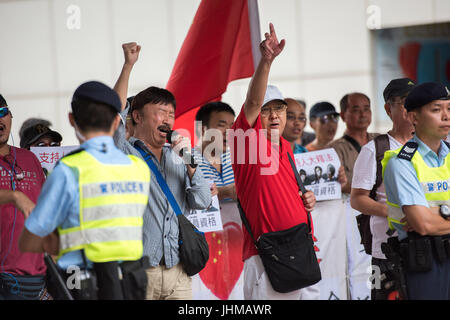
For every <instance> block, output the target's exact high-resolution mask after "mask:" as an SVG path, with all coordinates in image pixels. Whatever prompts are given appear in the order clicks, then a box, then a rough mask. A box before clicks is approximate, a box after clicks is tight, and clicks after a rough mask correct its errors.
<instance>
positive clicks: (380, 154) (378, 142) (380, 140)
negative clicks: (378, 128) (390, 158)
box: [369, 134, 390, 200]
mask: <svg viewBox="0 0 450 320" xmlns="http://www.w3.org/2000/svg"><path fill="white" fill-rule="evenodd" d="M374 143H375V160H376V163H377V174H376V180H375V184H374V186H373V188H372V190H371V191H370V194H369V197H371V198H372V199H373V200H376V197H377V189H378V188H379V186H380V185H381V183H382V182H383V175H382V172H383V167H382V165H381V161H382V160H383V158H384V153H385V152H386V151H387V150H389V149H390V148H389V137H388V135H387V134H380V135H379V136H377V137H376V138H375V139H374Z"/></svg>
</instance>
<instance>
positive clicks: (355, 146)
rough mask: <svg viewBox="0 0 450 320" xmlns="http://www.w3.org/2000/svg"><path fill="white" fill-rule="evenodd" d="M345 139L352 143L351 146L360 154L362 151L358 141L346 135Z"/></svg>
mask: <svg viewBox="0 0 450 320" xmlns="http://www.w3.org/2000/svg"><path fill="white" fill-rule="evenodd" d="M343 138H344V139H345V140H347V141H348V142H350V144H351V145H352V146H353V148H355V150H356V151H357V152H358V153H359V152H360V151H361V145H360V144H359V143H358V141H356V140H355V139H353V138H352V137H350V136H348V135H346V134H344V136H343Z"/></svg>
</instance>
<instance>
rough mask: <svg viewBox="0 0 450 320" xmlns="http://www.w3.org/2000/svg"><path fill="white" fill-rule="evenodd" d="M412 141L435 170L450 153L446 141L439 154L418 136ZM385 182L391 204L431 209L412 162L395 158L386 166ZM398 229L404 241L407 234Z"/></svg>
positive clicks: (442, 144) (398, 227)
mask: <svg viewBox="0 0 450 320" xmlns="http://www.w3.org/2000/svg"><path fill="white" fill-rule="evenodd" d="M410 141H413V142H416V143H418V145H419V146H418V149H417V151H416V152H419V154H420V155H421V156H422V158H423V160H424V161H425V163H426V164H427V165H428V166H429V167H432V168H435V167H440V166H442V165H443V164H444V160H445V157H446V156H447V154H448V153H449V148H448V147H447V145H446V144H445V143H444V141H441V147H440V148H439V151H438V154H436V153H435V152H434V151H433V150H431V149H430V148H429V147H428V146H427V145H426V144H425V143H423V142H422V141H421V140H420V139H419V138H418V137H417V136H416V135H414V137H413V138H412V139H411V140H410ZM383 182H384V186H385V189H386V196H387V199H388V200H389V202H392V203H395V204H398V205H399V206H400V207H403V206H410V205H420V206H424V207H429V205H428V201H427V199H426V198H425V193H424V192H423V188H422V184H421V183H420V182H419V179H418V178H417V174H416V170H415V169H414V167H413V165H412V163H411V161H407V160H404V159H400V158H398V157H393V158H392V159H391V160H389V162H388V164H387V165H386V169H385V172H384V178H383ZM396 229H397V231H399V232H398V234H399V239H400V240H401V239H404V238H405V237H406V232H405V231H403V229H402V228H401V226H396Z"/></svg>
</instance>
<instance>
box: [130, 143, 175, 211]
mask: <svg viewBox="0 0 450 320" xmlns="http://www.w3.org/2000/svg"><path fill="white" fill-rule="evenodd" d="M134 147H135V148H136V150H137V151H139V153H140V154H141V155H142V157H143V158H144V161H145V162H146V163H147V165H148V167H149V168H150V170H152V172H153V175H154V176H155V177H156V181H158V184H159V186H160V187H161V190H162V191H163V192H164V194H165V195H166V197H167V200H169V203H170V205H171V206H172V209H173V211H174V212H175V214H176V215H177V216H179V215H180V214H182V212H181V209H180V206H179V205H178V203H177V201H176V200H175V197H174V196H173V193H172V191H170V188H169V186H168V185H167V183H166V180H165V179H164V177H163V176H162V174H161V172H159V170H158V168H157V167H156V164H155V163H154V162H153V160H152V156H151V154H150V153H149V152H145V151H144V149H143V148H144V147H145V145H144V144H143V143H142V141H139V140H136V142H135V143H134Z"/></svg>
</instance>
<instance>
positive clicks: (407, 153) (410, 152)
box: [397, 141, 419, 161]
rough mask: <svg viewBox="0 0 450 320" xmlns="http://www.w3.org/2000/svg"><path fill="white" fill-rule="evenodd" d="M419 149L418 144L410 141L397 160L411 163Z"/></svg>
mask: <svg viewBox="0 0 450 320" xmlns="http://www.w3.org/2000/svg"><path fill="white" fill-rule="evenodd" d="M418 148H419V144H418V143H417V142H414V141H409V142H407V143H405V145H404V146H403V148H402V149H401V150H400V152H399V153H398V155H397V158H400V159H404V160H408V161H411V159H412V158H413V156H414V154H415V153H416V151H417V149H418Z"/></svg>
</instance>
